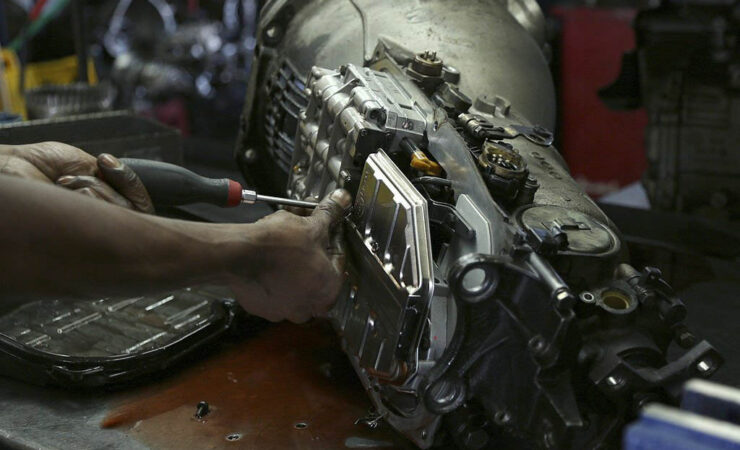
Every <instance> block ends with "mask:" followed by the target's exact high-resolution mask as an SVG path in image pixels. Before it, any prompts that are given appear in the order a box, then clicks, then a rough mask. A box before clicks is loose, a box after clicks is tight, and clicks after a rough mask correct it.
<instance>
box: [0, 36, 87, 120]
mask: <svg viewBox="0 0 740 450" xmlns="http://www.w3.org/2000/svg"><path fill="white" fill-rule="evenodd" d="M2 58H3V69H4V70H3V71H2V79H1V80H0V83H2V86H0V96H2V103H0V106H2V107H3V108H5V107H6V106H8V105H9V106H10V108H11V109H12V111H10V112H13V113H15V114H21V115H22V116H23V117H24V118H25V117H26V105H25V102H24V101H23V90H22V89H21V71H20V64H19V63H18V57H17V56H16V54H15V52H13V51H11V50H5V49H3V51H2ZM76 78H77V57H76V56H74V55H72V56H67V57H64V58H60V59H54V60H51V61H42V62H36V63H31V64H28V65H27V66H26V74H25V88H26V90H28V89H32V88H35V87H38V86H43V85H45V84H70V83H73V82H75V81H76ZM87 78H88V80H89V81H90V84H97V82H98V75H97V73H96V72H95V65H94V64H93V62H92V60H91V59H88V61H87ZM6 98H8V99H9V101H8V100H6Z"/></svg>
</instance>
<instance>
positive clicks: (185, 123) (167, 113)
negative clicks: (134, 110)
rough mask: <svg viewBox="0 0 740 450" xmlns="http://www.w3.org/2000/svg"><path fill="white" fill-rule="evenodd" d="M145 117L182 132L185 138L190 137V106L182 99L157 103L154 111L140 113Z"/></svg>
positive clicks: (153, 108)
mask: <svg viewBox="0 0 740 450" xmlns="http://www.w3.org/2000/svg"><path fill="white" fill-rule="evenodd" d="M138 113H139V114H140V115H142V116H144V117H150V118H152V119H155V120H157V121H158V122H160V123H163V124H165V125H167V126H170V127H172V128H176V129H178V130H180V133H181V134H182V135H183V136H190V120H189V118H188V106H187V104H186V102H185V100H184V99H182V98H172V99H169V100H167V101H164V102H160V103H156V104H155V105H154V106H153V107H152V109H150V110H144V111H138Z"/></svg>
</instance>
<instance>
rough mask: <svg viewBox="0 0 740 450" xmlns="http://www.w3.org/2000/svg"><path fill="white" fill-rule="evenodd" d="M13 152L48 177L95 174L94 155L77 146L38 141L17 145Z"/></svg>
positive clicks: (53, 178)
mask: <svg viewBox="0 0 740 450" xmlns="http://www.w3.org/2000/svg"><path fill="white" fill-rule="evenodd" d="M14 154H15V155H16V156H18V157H20V158H23V159H25V160H26V161H28V162H30V163H31V164H33V165H34V166H35V167H36V168H37V169H38V170H39V171H41V172H42V173H43V174H44V175H45V176H46V177H47V178H48V179H50V180H56V179H58V178H60V177H62V176H64V175H89V176H92V175H95V174H96V173H97V171H98V167H97V165H96V164H95V157H94V156H92V155H90V154H88V153H85V152H84V151H82V150H80V149H79V148H77V147H73V146H71V145H68V144H63V143H61V142H38V143H35V144H27V145H19V146H17V148H16V150H15V152H14Z"/></svg>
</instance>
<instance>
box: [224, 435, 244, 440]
mask: <svg viewBox="0 0 740 450" xmlns="http://www.w3.org/2000/svg"><path fill="white" fill-rule="evenodd" d="M241 438H242V435H241V434H239V433H231V434H229V435H226V440H227V441H238V440H239V439H241Z"/></svg>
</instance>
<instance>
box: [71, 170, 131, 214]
mask: <svg viewBox="0 0 740 450" xmlns="http://www.w3.org/2000/svg"><path fill="white" fill-rule="evenodd" d="M57 185H59V186H62V187H64V188H67V189H70V190H73V191H79V190H81V189H87V190H90V191H93V192H95V193H96V194H97V198H100V199H101V200H104V201H106V202H108V203H112V204H114V205H118V206H121V207H123V208H127V209H134V206H133V205H132V204H131V202H130V201H128V200H127V199H126V197H124V196H122V195H121V194H119V193H118V192H116V191H115V190H113V188H112V187H110V186H108V185H107V184H105V182H103V181H101V180H100V179H98V178H95V177H89V176H77V177H75V176H64V177H61V178H59V179H58V180H57Z"/></svg>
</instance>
